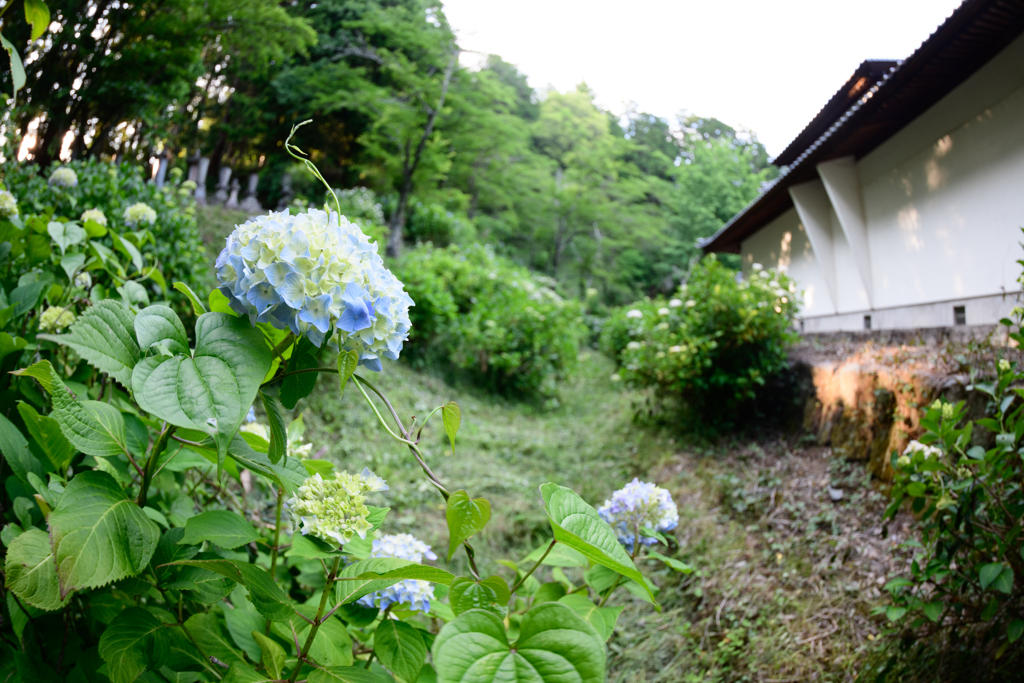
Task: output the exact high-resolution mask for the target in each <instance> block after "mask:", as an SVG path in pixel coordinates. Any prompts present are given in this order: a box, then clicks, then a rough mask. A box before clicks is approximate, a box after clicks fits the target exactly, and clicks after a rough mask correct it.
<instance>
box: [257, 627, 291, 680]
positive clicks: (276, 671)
mask: <svg viewBox="0 0 1024 683" xmlns="http://www.w3.org/2000/svg"><path fill="white" fill-rule="evenodd" d="M252 637H253V639H254V640H255V641H256V642H257V643H258V644H259V646H260V650H261V651H262V653H263V656H262V657H261V661H262V662H263V668H264V669H266V670H267V673H269V674H270V677H271V678H282V676H281V670H282V669H283V668H284V660H285V652H284V648H283V647H281V646H280V645H278V644H277V641H276V640H273V639H272V638H269V637H267V636H265V635H263V634H262V633H260V632H259V631H253V632H252Z"/></svg>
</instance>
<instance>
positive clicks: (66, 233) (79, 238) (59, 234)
mask: <svg viewBox="0 0 1024 683" xmlns="http://www.w3.org/2000/svg"><path fill="white" fill-rule="evenodd" d="M46 232H47V234H49V235H50V239H52V240H53V243H54V244H56V245H57V246H58V247H60V253H61V254H63V253H64V252H65V251H67V249H68V247H70V246H73V245H75V244H81V243H82V242H84V241H85V240H86V239H88V235H86V234H85V230H84V229H83V228H82V227H81V226H79V225H76V224H75V223H58V222H57V221H50V222H49V223H48V224H47V226H46Z"/></svg>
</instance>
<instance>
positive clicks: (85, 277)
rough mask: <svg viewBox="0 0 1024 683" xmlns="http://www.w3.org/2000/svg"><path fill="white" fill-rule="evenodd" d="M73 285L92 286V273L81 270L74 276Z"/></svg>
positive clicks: (85, 287) (86, 287)
mask: <svg viewBox="0 0 1024 683" xmlns="http://www.w3.org/2000/svg"><path fill="white" fill-rule="evenodd" d="M75 287H81V288H82V289H89V288H90V287H92V275H89V273H87V272H85V271H82V272H81V273H79V274H78V275H76V276H75Z"/></svg>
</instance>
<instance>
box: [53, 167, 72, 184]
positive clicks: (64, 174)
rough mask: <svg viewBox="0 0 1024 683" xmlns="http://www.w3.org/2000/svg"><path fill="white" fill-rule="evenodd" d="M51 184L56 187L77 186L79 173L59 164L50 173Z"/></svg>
mask: <svg viewBox="0 0 1024 683" xmlns="http://www.w3.org/2000/svg"><path fill="white" fill-rule="evenodd" d="M48 182H49V184H50V185H52V186H54V187H75V186H76V185H78V174H77V173H75V171H74V169H72V168H68V167H67V166H59V167H58V168H55V169H54V170H53V173H51V174H50V180H49V181H48Z"/></svg>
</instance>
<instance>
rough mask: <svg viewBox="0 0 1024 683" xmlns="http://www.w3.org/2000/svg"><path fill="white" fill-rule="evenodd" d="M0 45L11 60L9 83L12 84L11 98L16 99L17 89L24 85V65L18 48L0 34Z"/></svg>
mask: <svg viewBox="0 0 1024 683" xmlns="http://www.w3.org/2000/svg"><path fill="white" fill-rule="evenodd" d="M0 45H2V46H3V48H4V50H6V51H7V57H8V58H9V59H10V60H11V85H13V86H14V92H13V93H12V94H11V98H12V99H14V100H17V99H18V91H19V90H21V89H22V88H24V87H25V81H26V78H25V65H24V64H22V62H21V56H19V55H18V49H17V48H15V47H14V45H13V44H12V43H11V41H9V40H7V38H5V37H4V36H3V35H0Z"/></svg>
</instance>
